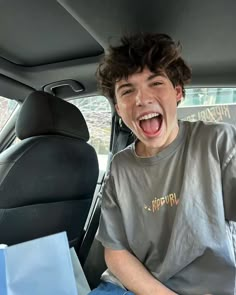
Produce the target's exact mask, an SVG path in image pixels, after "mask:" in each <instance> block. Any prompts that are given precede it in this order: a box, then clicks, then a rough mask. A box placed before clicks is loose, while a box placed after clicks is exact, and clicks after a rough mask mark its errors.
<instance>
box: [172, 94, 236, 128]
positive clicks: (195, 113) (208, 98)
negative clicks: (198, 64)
mask: <svg viewBox="0 0 236 295" xmlns="http://www.w3.org/2000/svg"><path fill="white" fill-rule="evenodd" d="M235 114H236V88H192V89H186V96H185V99H184V100H183V101H182V102H181V104H180V106H179V108H178V117H179V118H180V119H184V120H188V121H197V120H202V121H211V122H228V123H233V124H236V116H235Z"/></svg>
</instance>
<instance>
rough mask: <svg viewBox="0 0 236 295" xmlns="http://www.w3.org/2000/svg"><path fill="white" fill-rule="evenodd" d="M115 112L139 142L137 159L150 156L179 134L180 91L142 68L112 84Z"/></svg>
mask: <svg viewBox="0 0 236 295" xmlns="http://www.w3.org/2000/svg"><path fill="white" fill-rule="evenodd" d="M115 95H116V99H117V104H116V110H117V113H118V114H119V116H120V117H121V118H122V120H123V121H124V123H125V124H126V125H127V126H128V127H129V128H130V129H131V130H132V131H133V133H134V134H135V135H136V136H137V138H138V139H139V142H138V144H137V146H136V152H137V154H138V155H139V156H144V157H145V156H146V157H148V156H153V155H155V154H157V153H158V152H159V151H161V150H162V149H164V148H165V147H166V146H167V145H169V144H170V143H171V142H172V141H173V140H174V139H175V138H176V136H177V134H178V130H179V127H178V122H177V102H178V101H180V100H181V98H182V95H183V92H182V87H181V86H175V87H174V86H173V84H172V83H171V81H170V80H169V79H168V77H167V76H166V75H165V74H164V73H160V74H154V73H152V72H150V70H149V69H147V68H145V69H144V70H143V71H142V72H140V73H134V74H133V75H130V76H129V77H128V79H127V80H126V79H122V80H120V81H118V82H117V83H116V84H115Z"/></svg>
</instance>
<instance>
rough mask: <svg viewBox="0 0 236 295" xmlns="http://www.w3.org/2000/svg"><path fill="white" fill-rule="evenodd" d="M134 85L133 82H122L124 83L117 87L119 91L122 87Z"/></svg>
mask: <svg viewBox="0 0 236 295" xmlns="http://www.w3.org/2000/svg"><path fill="white" fill-rule="evenodd" d="M132 86H133V85H132V84H131V83H125V84H122V85H120V86H119V87H118V88H117V90H116V91H117V92H118V91H119V90H121V89H122V88H125V87H132Z"/></svg>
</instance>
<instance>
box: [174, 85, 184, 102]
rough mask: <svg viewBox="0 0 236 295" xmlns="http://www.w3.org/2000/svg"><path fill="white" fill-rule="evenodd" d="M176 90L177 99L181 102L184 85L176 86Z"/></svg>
mask: <svg viewBox="0 0 236 295" xmlns="http://www.w3.org/2000/svg"><path fill="white" fill-rule="evenodd" d="M175 91H176V101H177V102H180V101H181V100H182V98H183V89H182V86H180V85H177V86H175Z"/></svg>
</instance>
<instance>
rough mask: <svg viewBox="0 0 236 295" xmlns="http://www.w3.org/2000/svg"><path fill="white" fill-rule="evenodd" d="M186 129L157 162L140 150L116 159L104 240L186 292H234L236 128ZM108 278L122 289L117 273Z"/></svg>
mask: <svg viewBox="0 0 236 295" xmlns="http://www.w3.org/2000/svg"><path fill="white" fill-rule="evenodd" d="M179 126H180V130H179V133H178V136H177V138H176V139H175V140H174V141H173V142H172V143H171V144H170V145H169V146H168V147H167V148H165V149H164V150H163V151H161V152H160V153H158V154H157V155H156V156H154V157H150V158H140V157H138V156H137V155H136V154H135V146H134V145H131V146H130V147H128V148H126V149H125V150H123V151H121V152H120V153H118V154H117V155H116V156H115V157H114V159H113V161H112V163H111V167H110V172H109V174H108V176H107V179H106V182H105V185H104V190H103V200H102V213H101V218H100V225H99V229H98V233H97V239H98V240H99V241H101V243H102V244H103V246H104V247H108V248H112V249H117V250H121V249H127V250H128V251H130V252H131V253H133V254H134V255H135V256H136V257H137V258H138V259H139V260H140V261H141V262H142V263H143V264H144V266H145V267H146V268H147V269H148V270H149V271H150V272H151V273H152V274H153V275H154V276H155V277H156V278H157V279H158V280H159V281H161V282H162V283H163V284H164V285H166V286H167V287H169V288H170V289H172V290H174V291H175V292H177V293H178V294H183V295H193V294H194V295H196V294H214V295H229V294H230V295H232V294H234V290H235V270H236V268H235V251H234V250H235V244H236V243H235V239H236V236H235V235H234V232H235V233H236V231H235V230H236V227H235V223H234V222H231V221H236V196H235V194H236V157H235V153H236V146H235V143H236V129H235V127H234V126H232V125H228V124H215V123H203V122H194V123H190V122H181V121H179ZM124 268H125V265H124ZM102 278H103V279H104V280H107V281H111V282H113V283H116V284H119V285H121V283H120V282H119V280H118V279H117V278H115V276H114V275H113V274H112V273H111V272H110V271H109V270H108V271H106V272H105V273H104V274H103V277H102Z"/></svg>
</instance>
